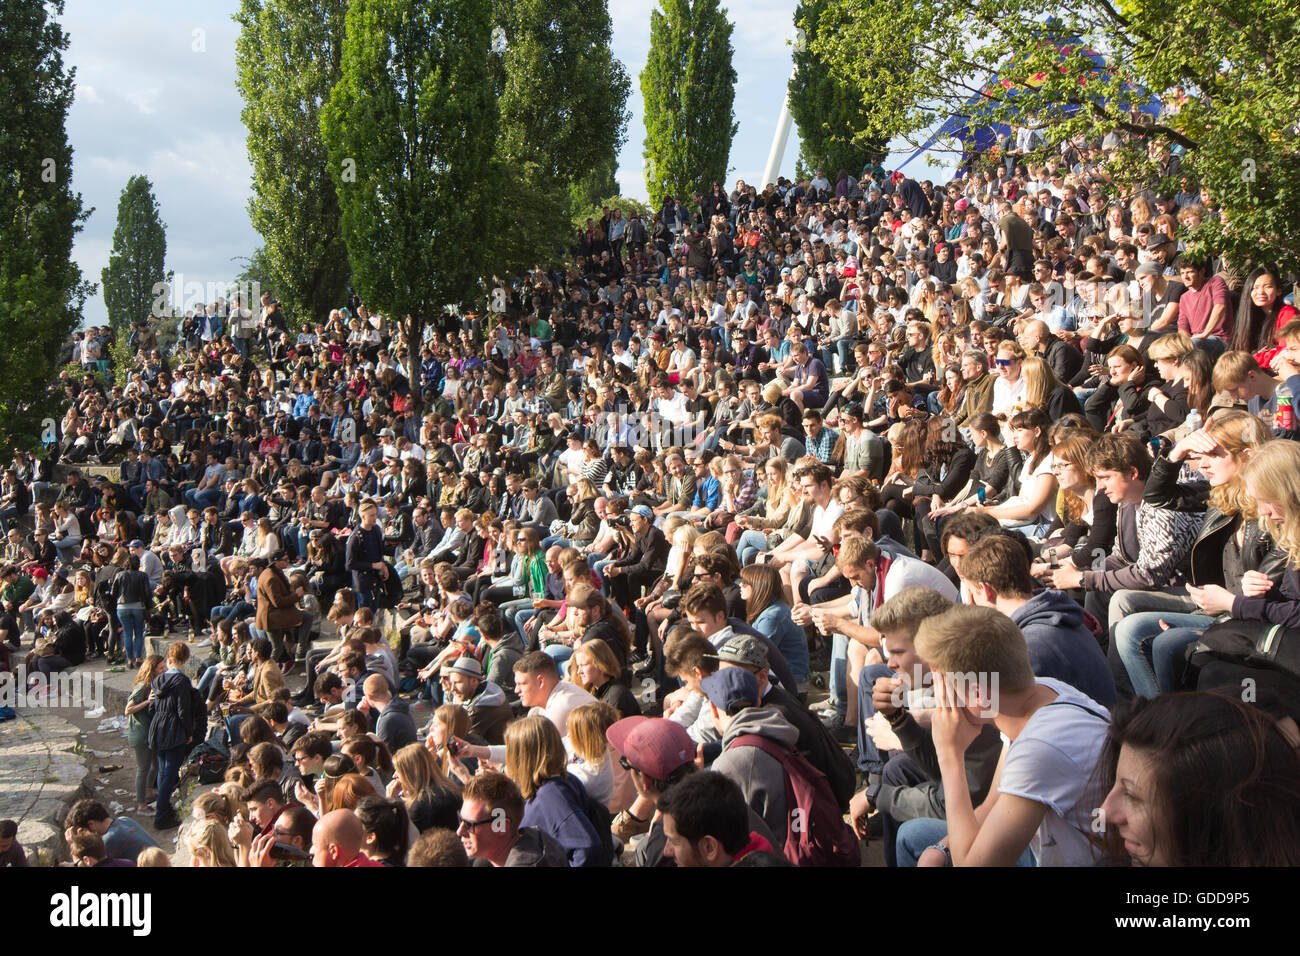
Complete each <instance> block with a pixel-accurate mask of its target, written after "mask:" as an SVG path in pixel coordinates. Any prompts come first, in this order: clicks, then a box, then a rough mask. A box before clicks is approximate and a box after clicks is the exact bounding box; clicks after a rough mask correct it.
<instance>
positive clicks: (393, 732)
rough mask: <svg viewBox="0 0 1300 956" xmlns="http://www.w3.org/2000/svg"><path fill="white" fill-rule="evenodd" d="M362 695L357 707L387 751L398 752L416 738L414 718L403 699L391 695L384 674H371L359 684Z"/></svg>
mask: <svg viewBox="0 0 1300 956" xmlns="http://www.w3.org/2000/svg"><path fill="white" fill-rule="evenodd" d="M362 689H363V690H364V691H365V696H364V697H363V698H362V699H361V703H360V704H359V705H358V706H357V710H359V711H361V712H362V713H364V714H365V715H366V716H367V717H369V718H370V720H371V721H372V722H373V724H374V728H375V736H377V737H378V738H379V739H380V740H382V741H383V742H384V743H385V744H386V745H387V746H388V752H389V753H394V754H395V753H397V751H399V750H401V749H402V748H403V747H405V746H406V745H407V744H413V743H415V741H416V733H415V721H413V720H412V719H411V709H410V707H409V705H408V704H407V703H406V701H404V700H402V698H400V697H394V696H393V693H392V690H391V689H390V688H389V686H388V678H387V677H385V676H384V675H383V674H371V675H370V676H369V677H367V678H366V681H365V683H364V684H363V685H362Z"/></svg>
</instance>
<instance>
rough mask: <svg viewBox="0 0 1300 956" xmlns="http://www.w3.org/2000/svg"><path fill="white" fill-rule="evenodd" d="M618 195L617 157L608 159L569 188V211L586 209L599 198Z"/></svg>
mask: <svg viewBox="0 0 1300 956" xmlns="http://www.w3.org/2000/svg"><path fill="white" fill-rule="evenodd" d="M616 195H618V156H617V155H614V156H611V157H609V158H608V159H607V160H606V161H605V162H603V163H601V164H600V165H599V166H595V167H593V168H592V170H591V171H590V172H589V173H587V174H586V175H585V176H583V177H582V178H581V179H579V180H578V181H577V182H575V183H572V184H571V185H570V186H569V208H570V210H571V211H574V212H576V211H578V210H581V209H587V208H588V207H590V206H591V204H592V203H594V202H596V201H597V200H599V199H600V197H601V196H616Z"/></svg>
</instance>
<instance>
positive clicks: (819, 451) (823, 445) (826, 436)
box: [804, 427, 840, 465]
mask: <svg viewBox="0 0 1300 956" xmlns="http://www.w3.org/2000/svg"><path fill="white" fill-rule="evenodd" d="M839 437H840V433H839V432H837V431H836V430H835V429H833V428H826V427H823V428H822V430H821V431H819V432H818V433H817V437H816V438H813V437H812V436H808V437H806V438H805V439H804V445H805V447H807V449H808V454H810V455H812V456H813V457H814V458H816V459H817V460H818V461H820V462H821V463H822V464H823V465H828V464H830V461H831V452H833V451H834V450H835V442H836V441H838V440H839Z"/></svg>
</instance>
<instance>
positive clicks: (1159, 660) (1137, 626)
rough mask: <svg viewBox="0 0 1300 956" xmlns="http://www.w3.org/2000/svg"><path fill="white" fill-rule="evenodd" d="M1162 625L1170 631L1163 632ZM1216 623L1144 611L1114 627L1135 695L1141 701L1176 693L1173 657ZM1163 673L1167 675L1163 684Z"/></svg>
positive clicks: (1173, 613) (1199, 617)
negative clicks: (1166, 693) (1174, 688)
mask: <svg viewBox="0 0 1300 956" xmlns="http://www.w3.org/2000/svg"><path fill="white" fill-rule="evenodd" d="M1161 621H1164V622H1165V623H1166V624H1168V625H1169V628H1170V629H1169V630H1167V631H1166V630H1162V629H1161V627H1160V622H1161ZM1213 623H1214V618H1212V617H1208V616H1206V615H1204V614H1186V613H1180V612H1177V611H1144V612H1142V613H1140V614H1129V615H1127V616H1125V617H1124V618H1123V619H1122V620H1120V621H1119V623H1117V624H1115V625H1114V631H1115V650H1116V651H1117V652H1118V654H1119V659H1120V661H1121V662H1122V663H1123V664H1124V670H1125V671H1126V672H1127V673H1128V679H1129V681H1130V682H1131V683H1132V684H1133V691H1134V692H1135V693H1136V694H1138V695H1139V696H1141V697H1155V696H1156V695H1157V694H1159V693H1160V692H1161V691H1169V690H1173V686H1172V684H1173V664H1174V655H1176V654H1177V652H1178V651H1180V650H1181V649H1182V648H1184V647H1186V646H1187V645H1188V644H1190V643H1191V642H1192V641H1193V640H1195V639H1196V637H1197V636H1199V634H1200V632H1201V631H1203V630H1204V629H1205V628H1207V627H1209V626H1210V625H1211V624H1213ZM1189 635H1190V636H1189ZM1161 664H1163V667H1161V666H1160V665H1161ZM1160 670H1164V672H1165V675H1164V676H1165V680H1164V681H1163V682H1162V681H1161V680H1160V673H1159V672H1160Z"/></svg>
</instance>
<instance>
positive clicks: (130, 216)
mask: <svg viewBox="0 0 1300 956" xmlns="http://www.w3.org/2000/svg"><path fill="white" fill-rule="evenodd" d="M166 260H167V228H166V226H164V225H163V221H162V217H161V215H160V213H159V210H158V201H157V199H155V198H154V194H153V184H152V183H150V182H149V179H148V177H147V176H132V177H131V178H130V179H128V180H127V181H126V186H125V187H124V188H123V189H122V196H121V198H119V199H118V201H117V228H116V229H114V230H113V249H112V251H111V252H110V253H109V255H108V265H107V266H106V267H105V268H104V271H103V272H102V273H101V274H100V280H101V282H102V283H103V286H104V305H105V306H106V307H107V308H108V322H109V325H111V326H112V327H113V330H114V331H115V332H117V333H118V334H119V335H123V334H125V330H126V327H127V326H128V325H130V324H131V323H132V322H143V321H144V320H145V319H147V318H148V317H149V307H150V305H151V304H152V303H153V301H154V299H155V298H157V292H156V291H155V286H156V285H157V284H158V283H160V282H167V281H170V280H171V273H170V272H168V271H167V270H166V265H165V263H166Z"/></svg>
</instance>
